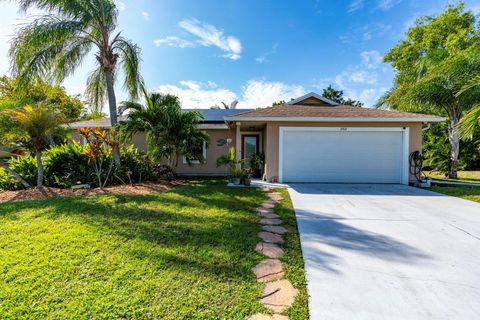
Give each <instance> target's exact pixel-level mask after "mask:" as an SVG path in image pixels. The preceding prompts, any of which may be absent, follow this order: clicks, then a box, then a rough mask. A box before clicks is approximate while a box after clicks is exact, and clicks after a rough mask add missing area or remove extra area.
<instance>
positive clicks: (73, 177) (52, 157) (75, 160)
mask: <svg viewBox="0 0 480 320" xmlns="http://www.w3.org/2000/svg"><path fill="white" fill-rule="evenodd" d="M84 151H85V147H83V146H81V145H80V144H79V143H76V142H74V143H70V144H63V145H59V146H55V147H52V148H50V149H48V150H47V151H46V152H45V153H44V157H45V185H47V186H49V187H58V188H70V187H71V186H74V185H77V184H84V183H88V184H92V182H93V181H94V180H95V179H94V177H93V172H92V168H91V167H90V166H89V165H88V158H87V156H86V155H85V152H84Z"/></svg>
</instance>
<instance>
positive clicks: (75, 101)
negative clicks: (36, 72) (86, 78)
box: [0, 76, 86, 121]
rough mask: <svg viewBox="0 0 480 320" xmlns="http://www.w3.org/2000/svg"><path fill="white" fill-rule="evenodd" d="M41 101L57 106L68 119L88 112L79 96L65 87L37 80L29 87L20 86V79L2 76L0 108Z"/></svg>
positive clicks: (71, 119) (77, 117) (19, 106)
mask: <svg viewBox="0 0 480 320" xmlns="http://www.w3.org/2000/svg"><path fill="white" fill-rule="evenodd" d="M39 103H42V104H44V105H46V106H47V107H51V108H55V109H56V110H57V112H58V113H61V114H62V115H63V116H64V117H65V119H66V120H68V121H77V120H80V119H81V118H82V117H84V116H85V112H86V109H85V105H84V103H83V102H82V101H81V100H80V99H79V97H78V96H70V95H68V94H67V93H66V92H65V89H64V88H63V87H60V86H52V85H49V84H47V83H46V82H44V81H37V82H35V83H31V84H30V85H29V86H28V87H27V88H20V87H19V86H18V80H16V79H12V78H9V77H7V76H2V77H0V110H6V109H16V108H21V107H23V106H25V105H27V104H30V105H35V104H39Z"/></svg>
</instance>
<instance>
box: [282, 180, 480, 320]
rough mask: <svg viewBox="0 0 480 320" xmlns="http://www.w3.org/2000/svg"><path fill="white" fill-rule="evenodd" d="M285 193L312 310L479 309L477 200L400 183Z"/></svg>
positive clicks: (455, 314) (413, 314) (315, 314)
mask: <svg viewBox="0 0 480 320" xmlns="http://www.w3.org/2000/svg"><path fill="white" fill-rule="evenodd" d="M289 193H290V196H291V198H292V201H293V205H294V208H295V212H296V214H297V219H298V225H299V231H300V237H301V243H302V250H303V254H304V258H305V264H306V273H307V280H308V289H309V294H310V300H309V304H310V313H311V318H312V319H314V320H316V319H321V320H330V319H342V320H343V319H345V320H346V319H348V320H354V319H365V320H373V319H382V320H385V319H399V320H400V319H401V320H406V319H408V320H414V319H435V320H438V319H480V204H479V203H474V202H470V201H466V200H461V199H457V198H453V197H448V196H444V195H439V194H436V193H432V192H429V191H424V190H421V189H416V188H411V187H407V186H401V185H322V184H293V185H291V187H290V188H289Z"/></svg>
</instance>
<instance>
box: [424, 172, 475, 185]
mask: <svg viewBox="0 0 480 320" xmlns="http://www.w3.org/2000/svg"><path fill="white" fill-rule="evenodd" d="M423 174H424V175H425V176H427V177H430V178H432V179H437V180H445V181H458V182H476V183H480V171H458V179H455V180H454V179H447V178H445V174H443V173H441V172H438V171H424V172H423Z"/></svg>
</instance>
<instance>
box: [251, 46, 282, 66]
mask: <svg viewBox="0 0 480 320" xmlns="http://www.w3.org/2000/svg"><path fill="white" fill-rule="evenodd" d="M277 49H278V43H275V44H274V45H273V47H272V49H271V50H270V51H267V52H265V53H264V54H262V55H261V56H259V57H257V58H255V61H257V62H258V63H265V62H268V59H267V58H268V56H271V55H272V54H275V53H276V52H277Z"/></svg>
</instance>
